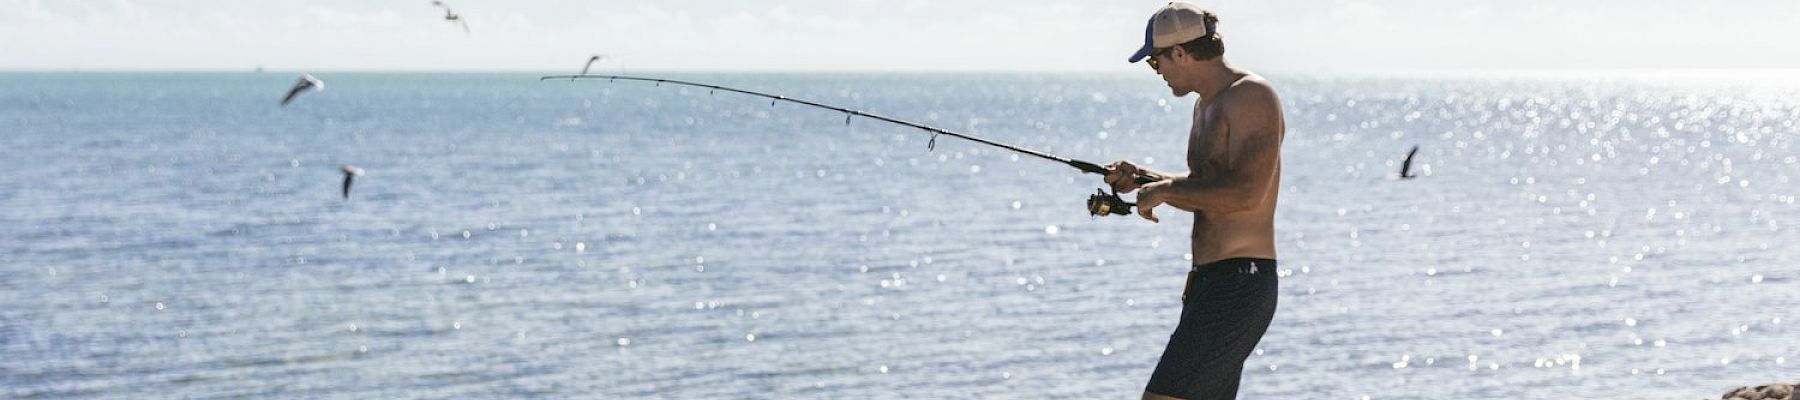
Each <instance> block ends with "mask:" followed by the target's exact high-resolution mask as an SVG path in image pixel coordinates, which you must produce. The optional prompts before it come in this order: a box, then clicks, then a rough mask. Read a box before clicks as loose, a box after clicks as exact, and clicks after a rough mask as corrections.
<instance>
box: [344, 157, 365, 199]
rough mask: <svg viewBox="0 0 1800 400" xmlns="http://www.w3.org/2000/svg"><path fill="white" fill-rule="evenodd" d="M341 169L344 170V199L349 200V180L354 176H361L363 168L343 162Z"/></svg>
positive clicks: (354, 177)
mask: <svg viewBox="0 0 1800 400" xmlns="http://www.w3.org/2000/svg"><path fill="white" fill-rule="evenodd" d="M343 170H344V200H349V199H350V182H351V181H353V180H355V179H356V177H358V176H362V174H363V169H362V168H357V167H356V166H355V165H350V164H344V167H343Z"/></svg>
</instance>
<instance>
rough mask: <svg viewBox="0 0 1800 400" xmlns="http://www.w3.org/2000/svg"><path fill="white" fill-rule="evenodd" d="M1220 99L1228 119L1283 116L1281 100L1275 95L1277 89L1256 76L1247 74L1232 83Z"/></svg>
mask: <svg viewBox="0 0 1800 400" xmlns="http://www.w3.org/2000/svg"><path fill="white" fill-rule="evenodd" d="M1219 97H1220V102H1219V103H1220V104H1221V105H1222V106H1223V108H1224V111H1225V114H1226V115H1227V118H1232V117H1231V116H1241V117H1247V118H1263V117H1264V116H1268V115H1280V114H1281V98H1280V97H1278V96H1276V95H1275V87H1274V86H1272V85H1270V84H1269V81H1268V80H1266V79H1263V78H1262V77H1261V76H1257V75H1256V74H1245V76H1244V77H1243V78H1240V79H1238V80H1237V81H1236V82H1232V83H1231V86H1229V87H1227V88H1226V89H1225V92H1224V93H1223V95H1221V96H1219Z"/></svg>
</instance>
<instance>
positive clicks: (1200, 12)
mask: <svg viewBox="0 0 1800 400" xmlns="http://www.w3.org/2000/svg"><path fill="white" fill-rule="evenodd" d="M1207 13H1208V11H1206V9H1204V8H1200V6H1196V5H1193V4H1189V3H1183V2H1170V3H1169V5H1166V6H1163V8H1162V9H1160V10H1156V14H1155V15H1151V16H1150V22H1149V23H1146V24H1145V25H1144V47H1143V48H1140V49H1138V51H1137V53H1134V54H1132V55H1131V59H1130V60H1129V62H1134V63H1135V62H1138V61H1140V60H1143V59H1144V57H1149V56H1150V53H1154V52H1156V49H1159V48H1164V47H1172V46H1175V45H1178V44H1182V43H1187V42H1188V41H1191V40H1194V39H1199V38H1201V37H1205V36H1207V35H1211V34H1213V29H1215V28H1216V27H1215V26H1208V25H1207V24H1206V14H1207ZM1214 25H1217V23H1214Z"/></svg>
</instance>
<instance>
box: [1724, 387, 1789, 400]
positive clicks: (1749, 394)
mask: <svg viewBox="0 0 1800 400" xmlns="http://www.w3.org/2000/svg"><path fill="white" fill-rule="evenodd" d="M1794 389H1795V385H1790V384H1783V383H1777V384H1773V385H1762V386H1756V387H1741V388H1737V389H1734V390H1732V391H1730V392H1725V397H1720V399H1721V400H1800V390H1794Z"/></svg>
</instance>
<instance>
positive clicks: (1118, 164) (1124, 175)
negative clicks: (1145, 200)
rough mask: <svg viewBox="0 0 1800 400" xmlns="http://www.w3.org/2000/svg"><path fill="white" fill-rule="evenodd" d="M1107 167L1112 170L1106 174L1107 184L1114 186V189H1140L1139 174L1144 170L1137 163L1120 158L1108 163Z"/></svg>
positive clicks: (1121, 190) (1119, 190) (1120, 190)
mask: <svg viewBox="0 0 1800 400" xmlns="http://www.w3.org/2000/svg"><path fill="white" fill-rule="evenodd" d="M1106 168H1107V169H1110V170H1112V172H1111V173H1108V174H1106V184H1107V185H1109V186H1112V189H1113V190H1114V191H1117V192H1119V193H1131V191H1133V190H1137V189H1138V183H1137V176H1138V174H1139V173H1142V172H1143V169H1142V168H1138V166H1137V164H1132V163H1131V162H1130V161H1125V160H1119V161H1114V162H1113V163H1112V164H1110V165H1107V166H1106Z"/></svg>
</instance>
